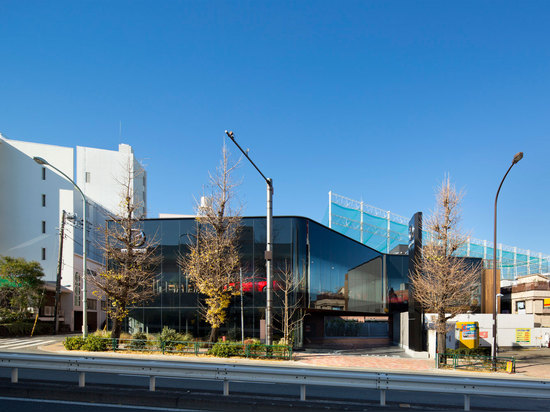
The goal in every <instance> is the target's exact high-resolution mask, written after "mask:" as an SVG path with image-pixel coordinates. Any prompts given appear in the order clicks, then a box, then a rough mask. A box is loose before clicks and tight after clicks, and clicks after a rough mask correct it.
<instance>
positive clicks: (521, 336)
mask: <svg viewBox="0 0 550 412" xmlns="http://www.w3.org/2000/svg"><path fill="white" fill-rule="evenodd" d="M516 342H517V343H531V329H516Z"/></svg>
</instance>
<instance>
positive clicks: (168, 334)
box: [159, 326, 184, 348]
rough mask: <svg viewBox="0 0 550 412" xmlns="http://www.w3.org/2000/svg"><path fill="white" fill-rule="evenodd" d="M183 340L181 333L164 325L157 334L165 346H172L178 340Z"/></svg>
mask: <svg viewBox="0 0 550 412" xmlns="http://www.w3.org/2000/svg"><path fill="white" fill-rule="evenodd" d="M183 340H184V339H183V336H182V335H181V334H179V333H178V332H176V331H175V330H174V329H170V328H169V327H168V326H165V327H164V328H163V329H162V332H160V335H159V341H160V342H164V347H165V348H173V347H174V346H176V345H177V344H178V342H182V341H183ZM161 344H162V343H161Z"/></svg>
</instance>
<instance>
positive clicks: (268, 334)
mask: <svg viewBox="0 0 550 412" xmlns="http://www.w3.org/2000/svg"><path fill="white" fill-rule="evenodd" d="M225 134H226V135H227V137H229V138H230V139H231V141H232V142H233V143H235V145H236V146H237V147H238V148H239V150H240V151H241V152H242V154H243V155H244V156H245V157H246V158H247V159H248V161H249V162H250V163H252V166H254V168H255V169H256V170H257V171H258V173H260V175H261V176H262V177H263V178H264V180H265V182H266V183H267V224H266V230H267V235H266V250H265V266H266V281H267V285H266V298H265V300H266V305H265V343H266V344H267V345H271V343H272V327H271V318H272V314H271V312H272V289H273V282H272V272H273V251H272V243H273V240H272V238H273V228H272V222H273V180H272V179H270V178H269V177H265V175H264V174H263V173H262V172H261V170H260V169H259V168H258V166H256V164H255V163H254V162H253V161H252V159H251V158H250V157H249V156H248V153H247V152H245V151H244V150H243V149H242V147H241V146H239V144H238V143H237V141H236V140H235V136H234V134H233V132H231V131H227V130H226V131H225Z"/></svg>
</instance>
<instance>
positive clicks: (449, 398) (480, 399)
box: [0, 368, 548, 411]
mask: <svg viewBox="0 0 550 412" xmlns="http://www.w3.org/2000/svg"><path fill="white" fill-rule="evenodd" d="M9 378H10V370H9V369H7V368H0V380H1V381H2V382H9ZM19 380H20V382H21V383H33V384H35V385H43V383H44V382H50V383H57V384H59V383H65V384H69V386H72V385H74V388H77V382H78V376H77V374H76V373H75V372H61V371H48V372H47V373H45V372H44V371H40V370H30V369H26V370H25V369H20V370H19ZM156 386H157V390H158V391H163V390H164V391H167V392H178V393H184V394H189V395H197V394H201V393H203V394H208V395H210V396H212V395H216V396H218V395H219V396H220V398H221V393H222V383H221V382H215V381H207V380H191V379H185V378H184V377H182V378H157V382H156ZM86 387H87V388H89V389H90V388H95V389H96V390H98V391H101V390H102V388H110V389H113V388H120V390H125V391H128V390H130V391H135V394H136V396H142V395H143V396H145V395H147V392H148V391H147V388H148V379H147V378H146V377H143V376H134V375H124V374H118V375H114V374H99V373H87V374H86ZM230 394H231V395H234V396H240V397H246V398H248V399H253V398H254V399H258V400H259V401H261V399H262V397H266V396H267V397H270V398H274V399H283V400H286V401H289V402H294V403H296V402H298V403H299V401H298V399H299V386H298V385H283V384H257V383H239V382H231V384H230ZM307 394H308V400H310V401H316V402H321V401H327V402H351V403H358V402H359V403H365V405H370V406H375V405H377V403H378V400H379V397H380V393H379V391H377V390H368V389H356V388H338V389H335V388H333V387H322V386H309V387H308V391H307ZM4 395H5V394H4ZM387 402H388V404H390V405H393V406H398V405H402V406H413V407H431V408H440V409H456V408H462V407H463V402H464V398H463V396H462V395H457V394H452V393H422V392H418V393H417V392H403V391H388V392H387ZM471 404H472V409H474V410H481V409H485V410H518V411H521V410H529V411H547V410H548V400H542V399H514V398H496V397H487V396H472V397H471ZM442 407H443V408H442Z"/></svg>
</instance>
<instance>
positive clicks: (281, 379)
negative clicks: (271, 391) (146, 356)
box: [0, 353, 550, 411]
mask: <svg viewBox="0 0 550 412" xmlns="http://www.w3.org/2000/svg"><path fill="white" fill-rule="evenodd" d="M0 367H3V368H11V382H12V383H17V382H18V377H19V372H18V371H19V369H20V368H22V369H41V370H44V369H45V370H57V371H68V372H77V373H78V385H79V386H80V387H84V386H85V376H86V373H88V372H94V373H107V374H134V375H141V376H144V377H149V390H150V391H154V390H155V383H156V381H155V380H156V378H157V377H172V378H173V377H179V378H185V379H189V378H191V379H207V380H215V381H222V382H223V395H225V396H228V395H229V383H230V382H256V383H279V384H294V385H300V400H306V388H307V386H313V385H323V386H335V387H354V388H364V389H375V390H379V391H380V405H382V406H383V405H385V404H386V391H391V390H398V391H415V392H419V391H420V392H439V393H441V392H448V393H451V392H452V393H457V394H462V395H464V410H465V411H469V410H470V396H471V395H488V396H499V397H502V396H505V397H520V398H544V399H550V381H531V380H529V381H527V380H512V379H494V378H468V377H454V376H441V375H416V374H414V375H413V374H397V373H382V372H360V371H344V370H324V369H323V370H321V369H306V368H292V367H276V366H269V367H262V366H250V365H226V364H210V363H208V364H206V363H204V364H203V363H184V362H170V361H158V360H136V359H108V358H99V357H98V358H92V357H76V356H45V355H32V354H19V353H17V354H15V353H2V354H0Z"/></svg>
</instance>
